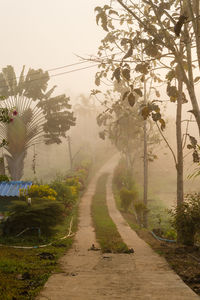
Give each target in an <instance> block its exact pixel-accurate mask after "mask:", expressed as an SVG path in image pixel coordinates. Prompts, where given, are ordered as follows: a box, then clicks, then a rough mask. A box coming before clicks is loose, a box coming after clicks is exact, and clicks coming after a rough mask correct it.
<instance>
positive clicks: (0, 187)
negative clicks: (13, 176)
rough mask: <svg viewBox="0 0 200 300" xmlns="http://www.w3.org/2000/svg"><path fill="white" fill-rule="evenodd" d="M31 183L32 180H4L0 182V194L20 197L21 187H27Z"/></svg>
mask: <svg viewBox="0 0 200 300" xmlns="http://www.w3.org/2000/svg"><path fill="white" fill-rule="evenodd" d="M31 185H32V182H31V181H2V182H0V196H2V197H10V196H11V197H16V196H17V197H18V196H19V190H20V189H27V188H28V187H29V186H31Z"/></svg>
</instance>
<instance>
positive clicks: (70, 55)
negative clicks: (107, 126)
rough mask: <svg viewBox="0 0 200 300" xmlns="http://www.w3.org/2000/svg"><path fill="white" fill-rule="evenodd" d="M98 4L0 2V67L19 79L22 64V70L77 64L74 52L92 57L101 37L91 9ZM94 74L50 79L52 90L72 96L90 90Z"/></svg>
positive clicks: (89, 0) (87, 0)
mask: <svg viewBox="0 0 200 300" xmlns="http://www.w3.org/2000/svg"><path fill="white" fill-rule="evenodd" d="M101 4H102V0H73V1H70V0H57V1H55V0H1V9H0V27H1V32H0V36H1V51H0V52H1V56H0V57H1V59H0V68H3V67H5V66H7V65H12V66H13V67H14V69H15V70H16V73H17V76H18V75H19V73H20V71H21V68H22V66H23V65H26V70H28V68H29V67H31V68H35V69H36V68H42V69H43V70H48V69H52V68H56V67H61V66H65V65H68V64H71V63H75V62H77V61H79V59H78V58H77V57H76V56H75V55H74V54H79V55H81V56H87V55H90V54H95V53H96V52H97V48H98V45H99V44H100V40H101V38H102V37H103V35H104V33H103V31H102V29H101V28H100V27H98V26H97V25H96V21H95V13H94V7H95V6H97V5H101ZM90 64H91V63H90ZM87 65H88V63H86V64H81V65H80V66H78V65H77V66H74V67H71V68H64V69H60V70H55V71H51V72H50V75H54V74H57V73H62V72H66V71H70V70H72V69H75V68H79V67H80V68H81V67H84V66H87ZM94 74H95V68H91V69H88V70H82V71H78V72H74V73H71V74H65V75H60V76H57V77H52V79H51V81H50V83H51V85H53V84H56V85H57V86H58V88H57V92H59V93H61V92H65V93H67V95H69V96H72V97H73V96H74V95H76V94H79V93H89V92H90V90H91V89H93V88H94V87H95V85H94Z"/></svg>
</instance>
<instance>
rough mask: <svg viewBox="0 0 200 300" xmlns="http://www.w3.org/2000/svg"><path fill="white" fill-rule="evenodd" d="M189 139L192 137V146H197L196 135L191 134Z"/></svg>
mask: <svg viewBox="0 0 200 300" xmlns="http://www.w3.org/2000/svg"><path fill="white" fill-rule="evenodd" d="M189 139H190V142H191V144H192V146H193V147H194V148H195V147H196V146H197V140H196V139H195V137H194V136H191V135H189Z"/></svg>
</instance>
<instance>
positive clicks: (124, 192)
mask: <svg viewBox="0 0 200 300" xmlns="http://www.w3.org/2000/svg"><path fill="white" fill-rule="evenodd" d="M136 195H137V193H136V192H135V191H130V190H128V189H127V188H125V187H124V188H122V189H121V190H120V192H119V196H120V199H121V207H122V208H123V209H124V211H125V212H127V211H128V209H129V207H130V205H131V204H132V203H133V201H134V200H135V198H136Z"/></svg>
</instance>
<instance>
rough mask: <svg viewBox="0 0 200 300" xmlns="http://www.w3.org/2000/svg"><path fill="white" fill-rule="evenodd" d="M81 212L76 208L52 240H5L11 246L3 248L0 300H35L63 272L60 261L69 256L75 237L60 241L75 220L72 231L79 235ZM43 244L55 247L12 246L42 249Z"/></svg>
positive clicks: (0, 272) (23, 238)
mask: <svg viewBox="0 0 200 300" xmlns="http://www.w3.org/2000/svg"><path fill="white" fill-rule="evenodd" d="M77 211H78V209H77V207H75V208H74V209H73V210H72V212H71V214H70V215H69V216H67V217H66V220H65V222H64V223H63V224H62V225H59V226H58V227H57V233H56V235H54V237H52V239H51V240H47V239H45V238H40V239H38V237H37V236H35V237H32V238H29V239H28V237H23V236H21V237H18V238H17V237H15V238H12V239H11V240H7V241H5V240H4V241H3V240H1V242H7V244H8V246H7V247H4V246H3V247H1V248H0V299H2V300H14V299H17V300H22V299H23V300H25V299H29V300H31V299H35V297H36V295H37V294H38V293H39V291H40V290H41V288H42V287H43V285H44V284H45V282H46V281H47V279H48V277H49V276H50V275H51V274H52V273H54V272H59V271H60V267H59V264H58V259H59V258H60V257H61V256H62V255H63V254H64V253H66V252H67V250H68V249H69V248H70V247H71V245H72V242H73V237H70V238H67V239H64V240H60V237H62V236H64V235H67V233H68V228H69V224H70V221H71V218H72V216H73V226H72V231H73V232H74V231H76V229H77V214H78V213H77ZM41 242H43V243H44V242H45V243H49V242H52V245H51V246H47V247H44V248H33V249H16V248H12V247H9V244H10V245H11V244H12V243H14V244H15V245H16V244H18V245H25V244H27V243H29V245H30V243H31V244H33V245H38V244H40V243H41Z"/></svg>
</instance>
